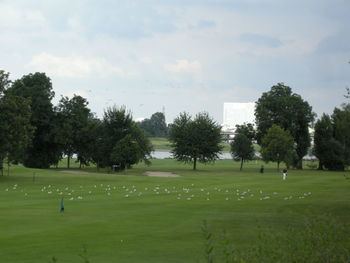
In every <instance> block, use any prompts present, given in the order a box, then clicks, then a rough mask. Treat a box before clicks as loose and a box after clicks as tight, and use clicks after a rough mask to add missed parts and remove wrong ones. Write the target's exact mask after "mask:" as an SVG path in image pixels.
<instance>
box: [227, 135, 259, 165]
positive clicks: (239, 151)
mask: <svg viewBox="0 0 350 263" xmlns="http://www.w3.org/2000/svg"><path fill="white" fill-rule="evenodd" d="M231 154H232V157H233V158H234V159H235V160H240V161H241V167H240V170H241V171H242V168H243V162H244V161H245V160H252V159H253V158H254V147H253V143H252V140H251V139H249V138H248V137H247V136H246V135H245V134H244V133H240V132H237V133H236V134H235V137H234V138H233V141H232V142H231Z"/></svg>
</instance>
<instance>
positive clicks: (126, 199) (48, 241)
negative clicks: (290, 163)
mask: <svg viewBox="0 0 350 263" xmlns="http://www.w3.org/2000/svg"><path fill="white" fill-rule="evenodd" d="M260 165H261V163H259V162H250V163H247V164H245V167H244V171H242V172H239V168H238V164H236V163H234V162H232V161H230V160H223V161H219V162H217V163H216V164H215V165H200V166H199V167H198V168H199V170H198V171H192V170H191V166H190V165H184V164H178V163H176V162H175V161H173V160H154V161H153V165H152V166H151V167H147V166H145V165H143V164H140V165H138V166H136V167H135V168H134V169H132V170H127V171H125V172H122V173H118V174H106V171H100V172H102V173H100V174H99V173H96V172H97V170H96V168H94V167H91V168H87V169H84V170H82V171H80V170H78V169H71V170H65V169H63V168H59V169H50V170H36V169H25V168H23V167H20V166H15V167H11V169H10V176H4V177H0V211H1V214H0V225H1V235H0V259H1V262H52V257H55V258H56V259H57V262H84V260H83V258H82V257H87V258H88V260H89V262H205V258H204V255H203V249H204V247H205V240H204V239H203V237H202V231H201V226H202V225H203V220H205V221H206V222H207V224H208V228H209V230H210V231H211V232H212V233H215V235H214V236H215V238H216V239H217V240H218V241H219V240H221V239H222V237H223V236H224V234H223V231H224V230H225V231H226V234H225V236H226V237H228V239H229V240H230V242H232V243H233V244H235V245H236V246H238V248H247V247H248V248H249V247H251V246H254V245H256V244H257V243H258V242H259V239H258V237H257V233H258V232H259V231H260V230H261V229H263V230H267V231H270V232H272V234H274V233H275V234H277V235H278V234H279V235H281V234H283V233H288V228H290V227H293V229H295V230H301V231H302V230H303V229H304V224H303V223H302V222H303V219H304V218H308V217H312V216H314V215H323V214H329V215H330V216H331V217H332V218H336V220H338V221H339V222H342V223H344V224H347V223H348V222H350V221H349V220H350V212H349V211H350V209H349V208H350V202H349V201H350V191H349V190H350V180H346V179H345V178H344V175H343V173H335V172H321V171H316V170H304V171H294V170H293V171H290V172H289V176H288V179H287V181H282V180H281V175H280V173H279V172H277V171H276V168H275V165H274V164H271V165H265V173H264V174H259V173H258V170H259V167H260ZM62 167H65V166H64V164H63V165H62ZM146 170H152V171H166V172H173V173H176V174H179V175H181V177H178V178H156V177H154V178H153V177H146V176H143V174H144V172H145V171H146ZM87 172H89V173H87ZM92 172H93V173H92ZM61 193H62V194H61ZM62 197H64V200H65V212H64V213H60V212H59V208H60V201H61V198H62ZM72 198H73V200H70V199H72ZM286 231H287V232H286ZM85 249H86V251H85ZM84 251H85V252H84ZM50 260H51V261H50ZM85 262H86V261H85Z"/></svg>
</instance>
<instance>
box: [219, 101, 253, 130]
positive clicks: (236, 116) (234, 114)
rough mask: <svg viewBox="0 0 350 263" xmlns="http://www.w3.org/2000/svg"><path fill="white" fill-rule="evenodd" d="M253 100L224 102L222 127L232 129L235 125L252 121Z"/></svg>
mask: <svg viewBox="0 0 350 263" xmlns="http://www.w3.org/2000/svg"><path fill="white" fill-rule="evenodd" d="M254 109H255V103H254V102H244V103H241V102H225V103H224V119H223V128H224V129H234V128H235V127H236V125H242V124H243V123H254V120H255V116H254Z"/></svg>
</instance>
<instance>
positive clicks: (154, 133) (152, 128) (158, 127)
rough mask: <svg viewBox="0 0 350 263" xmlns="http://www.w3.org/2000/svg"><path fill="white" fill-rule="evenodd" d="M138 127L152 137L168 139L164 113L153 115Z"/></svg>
mask: <svg viewBox="0 0 350 263" xmlns="http://www.w3.org/2000/svg"><path fill="white" fill-rule="evenodd" d="M138 125H139V127H140V128H141V129H143V130H144V131H145V132H146V133H147V134H149V136H151V137H166V136H167V135H168V128H167V125H166V122H165V116H164V113H162V112H156V113H154V114H152V116H151V118H150V119H145V120H143V121H142V122H139V123H138Z"/></svg>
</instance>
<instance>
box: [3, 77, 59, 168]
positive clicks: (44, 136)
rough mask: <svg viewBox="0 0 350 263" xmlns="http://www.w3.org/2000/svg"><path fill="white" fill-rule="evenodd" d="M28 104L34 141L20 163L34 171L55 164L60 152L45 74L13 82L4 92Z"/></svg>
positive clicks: (49, 83) (51, 95) (51, 92)
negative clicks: (20, 98)
mask: <svg viewBox="0 0 350 263" xmlns="http://www.w3.org/2000/svg"><path fill="white" fill-rule="evenodd" d="M7 93H8V95H12V96H19V97H22V98H25V99H27V100H28V101H29V102H30V108H31V111H32V115H31V119H30V124H31V125H32V126H34V127H35V132H34V137H33V141H32V144H31V146H30V147H28V148H27V150H26V154H25V157H24V159H23V164H24V165H25V166H27V167H33V168H48V167H50V165H52V164H56V163H58V161H59V159H60V155H61V149H60V145H59V142H58V141H57V139H58V138H59V136H58V134H57V132H58V128H57V119H56V116H55V113H54V111H53V106H52V103H51V100H52V98H53V97H54V92H53V90H52V84H51V80H50V79H49V78H48V77H47V76H46V75H45V73H35V74H29V75H25V76H23V77H22V78H21V79H18V80H16V81H15V82H14V83H13V85H12V86H11V87H10V88H9V89H8V90H7Z"/></svg>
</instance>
